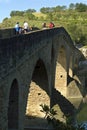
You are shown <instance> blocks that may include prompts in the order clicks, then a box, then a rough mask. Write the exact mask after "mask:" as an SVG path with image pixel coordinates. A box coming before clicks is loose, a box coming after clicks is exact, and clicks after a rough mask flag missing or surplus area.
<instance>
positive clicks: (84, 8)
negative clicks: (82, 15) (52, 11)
mask: <svg viewBox="0 0 87 130" xmlns="http://www.w3.org/2000/svg"><path fill="white" fill-rule="evenodd" d="M75 9H76V10H77V11H78V12H85V11H87V5H85V4H83V3H80V4H79V3H76V6H75Z"/></svg>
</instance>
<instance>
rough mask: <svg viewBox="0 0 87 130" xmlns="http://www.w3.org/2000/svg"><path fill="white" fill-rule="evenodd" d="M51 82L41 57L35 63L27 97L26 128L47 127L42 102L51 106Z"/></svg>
mask: <svg viewBox="0 0 87 130" xmlns="http://www.w3.org/2000/svg"><path fill="white" fill-rule="evenodd" d="M49 95H50V94H49V83H48V76H47V71H46V68H45V65H44V62H43V61H42V60H41V59H39V60H38V61H37V63H36V65H35V68H34V71H33V75H32V79H31V84H30V86H29V93H28V98H27V105H26V113H25V125H24V128H31V127H39V128H40V127H41V128H43V127H47V120H46V119H44V117H45V114H44V113H43V112H41V110H42V108H41V106H40V105H41V104H46V105H48V106H49V107H50V96H49Z"/></svg>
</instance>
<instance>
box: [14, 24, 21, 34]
mask: <svg viewBox="0 0 87 130" xmlns="http://www.w3.org/2000/svg"><path fill="white" fill-rule="evenodd" d="M19 29H20V26H19V22H17V23H16V24H15V33H16V34H19Z"/></svg>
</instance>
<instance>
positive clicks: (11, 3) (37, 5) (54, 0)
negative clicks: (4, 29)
mask: <svg viewBox="0 0 87 130" xmlns="http://www.w3.org/2000/svg"><path fill="white" fill-rule="evenodd" d="M71 3H74V4H75V3H84V4H87V0H0V22H2V20H3V19H4V18H6V17H8V18H10V13H11V11H15V10H18V11H24V10H27V9H35V10H36V11H37V12H39V10H40V9H41V8H42V7H56V6H58V5H60V6H63V5H65V6H67V7H68V6H69V5H70V4H71Z"/></svg>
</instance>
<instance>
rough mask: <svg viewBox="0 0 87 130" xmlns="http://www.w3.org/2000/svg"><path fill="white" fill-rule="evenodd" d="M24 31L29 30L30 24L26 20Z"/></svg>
mask: <svg viewBox="0 0 87 130" xmlns="http://www.w3.org/2000/svg"><path fill="white" fill-rule="evenodd" d="M23 26H24V33H27V32H28V31H29V25H28V23H27V22H26V21H24V25H23Z"/></svg>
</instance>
